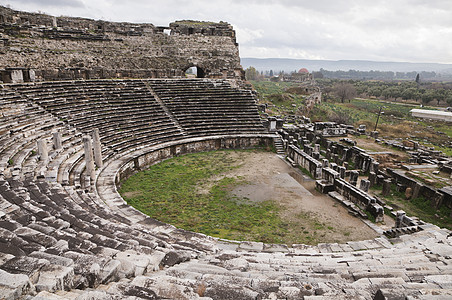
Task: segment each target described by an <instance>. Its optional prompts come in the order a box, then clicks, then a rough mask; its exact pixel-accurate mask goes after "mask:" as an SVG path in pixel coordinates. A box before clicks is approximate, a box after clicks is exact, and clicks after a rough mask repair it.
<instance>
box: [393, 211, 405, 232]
mask: <svg viewBox="0 0 452 300" xmlns="http://www.w3.org/2000/svg"><path fill="white" fill-rule="evenodd" d="M405 215H406V214H405V212H404V211H403V210H398V211H397V218H396V224H395V227H396V228H400V227H404V226H403V219H404V218H405Z"/></svg>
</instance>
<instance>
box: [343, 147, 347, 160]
mask: <svg viewBox="0 0 452 300" xmlns="http://www.w3.org/2000/svg"><path fill="white" fill-rule="evenodd" d="M343 153H344V155H343V156H342V160H343V161H344V162H346V161H347V160H348V157H347V156H348V149H344V151H343Z"/></svg>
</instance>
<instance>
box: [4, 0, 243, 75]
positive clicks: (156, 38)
mask: <svg viewBox="0 0 452 300" xmlns="http://www.w3.org/2000/svg"><path fill="white" fill-rule="evenodd" d="M0 40H1V43H0V53H1V55H0V69H7V68H27V69H34V70H35V73H36V78H37V80H53V79H90V78H124V77H147V78H150V77H151V78H162V77H183V76H184V73H185V70H186V69H187V68H189V67H192V66H196V67H198V75H199V74H200V73H201V74H203V75H204V76H203V77H207V78H229V79H242V78H243V69H242V67H241V65H240V58H239V52H238V45H237V43H236V40H235V32H234V30H233V28H232V26H231V25H229V24H227V23H224V22H220V23H212V22H198V21H177V22H174V23H171V24H170V25H169V26H168V27H156V26H154V25H152V24H132V23H115V22H105V21H95V20H90V19H83V18H69V17H52V16H48V15H43V14H32V13H25V12H18V11H14V10H11V9H8V8H5V7H0ZM200 69H201V70H200Z"/></svg>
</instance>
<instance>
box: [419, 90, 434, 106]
mask: <svg viewBox="0 0 452 300" xmlns="http://www.w3.org/2000/svg"><path fill="white" fill-rule="evenodd" d="M421 99H422V103H423V104H428V103H429V102H430V101H432V100H433V99H435V94H434V92H433V91H432V90H426V91H425V93H423V94H422V96H421Z"/></svg>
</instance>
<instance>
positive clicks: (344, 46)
mask: <svg viewBox="0 0 452 300" xmlns="http://www.w3.org/2000/svg"><path fill="white" fill-rule="evenodd" d="M0 3H1V4H2V5H8V4H9V5H10V6H11V8H14V9H18V10H26V11H31V12H37V11H41V12H45V13H49V14H52V15H56V16H60V15H65V16H74V17H75V16H77V17H88V18H93V19H102V20H107V21H126V22H146V23H152V24H154V25H168V24H169V23H170V22H173V21H175V20H183V19H191V20H203V21H226V22H228V23H231V24H232V25H233V26H234V29H235V30H236V32H237V41H238V43H239V44H240V56H241V57H257V58H275V57H278V58H304V59H329V60H340V59H359V60H376V61H406V62H438V63H452V0H354V1H353V0H309V1H308V0H279V1H277V0H245V1H240V0H159V1H155V0H0Z"/></svg>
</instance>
